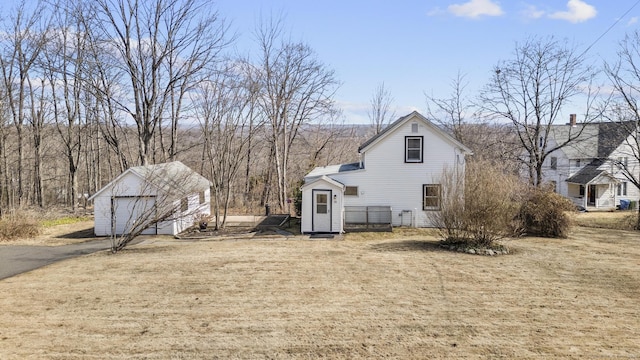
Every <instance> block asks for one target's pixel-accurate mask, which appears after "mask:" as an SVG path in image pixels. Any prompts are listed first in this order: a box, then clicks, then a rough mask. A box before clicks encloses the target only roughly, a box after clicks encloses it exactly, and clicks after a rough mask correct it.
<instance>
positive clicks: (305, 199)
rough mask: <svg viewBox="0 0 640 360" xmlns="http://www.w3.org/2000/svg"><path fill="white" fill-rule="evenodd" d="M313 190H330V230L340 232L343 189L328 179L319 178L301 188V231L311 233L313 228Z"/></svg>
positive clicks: (341, 227)
mask: <svg viewBox="0 0 640 360" xmlns="http://www.w3.org/2000/svg"><path fill="white" fill-rule="evenodd" d="M313 190H329V191H331V198H332V199H331V200H330V201H331V202H332V206H331V232H334V233H341V232H342V231H343V230H344V229H343V221H342V216H343V214H342V211H343V205H344V204H343V189H342V187H339V186H336V185H335V184H332V183H330V182H328V181H325V180H323V179H320V180H318V181H316V182H314V183H311V184H309V185H305V186H303V188H302V214H301V218H302V222H301V228H300V230H301V231H302V233H311V232H313V231H314V229H313ZM334 195H335V199H334Z"/></svg>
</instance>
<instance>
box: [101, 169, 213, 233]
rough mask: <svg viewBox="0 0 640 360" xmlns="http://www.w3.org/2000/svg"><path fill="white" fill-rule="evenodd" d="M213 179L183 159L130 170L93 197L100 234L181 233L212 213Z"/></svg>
mask: <svg viewBox="0 0 640 360" xmlns="http://www.w3.org/2000/svg"><path fill="white" fill-rule="evenodd" d="M210 187H211V182H210V181H209V180H207V179H206V178H205V177H203V176H202V175H200V174H198V173H197V172H195V171H193V170H191V168H189V167H188V166H186V165H184V164H183V163H181V162H179V161H174V162H169V163H163V164H156V165H148V166H136V167H132V168H129V169H127V170H126V171H125V172H123V173H122V174H120V175H119V176H118V177H116V178H115V179H114V180H113V181H111V182H110V183H109V184H107V185H106V186H105V187H103V188H102V189H100V191H98V192H96V193H95V194H94V195H93V196H92V197H91V198H89V200H93V203H94V217H95V227H94V232H95V234H96V235H97V236H110V235H112V234H114V235H122V234H128V233H130V232H131V231H132V229H134V228H136V226H138V227H143V228H145V230H144V231H143V232H142V233H143V234H169V235H175V234H178V233H180V232H182V231H184V230H185V229H187V228H188V227H190V226H192V225H193V224H194V222H196V221H198V220H199V218H200V217H201V216H208V215H210V214H211V205H210V203H211V200H210V198H211V195H210Z"/></svg>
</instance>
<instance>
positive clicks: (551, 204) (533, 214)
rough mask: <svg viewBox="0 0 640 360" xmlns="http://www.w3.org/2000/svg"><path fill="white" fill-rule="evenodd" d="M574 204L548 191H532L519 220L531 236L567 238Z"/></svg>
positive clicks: (521, 209) (521, 210)
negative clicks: (570, 214)
mask: <svg viewBox="0 0 640 360" xmlns="http://www.w3.org/2000/svg"><path fill="white" fill-rule="evenodd" d="M574 210H575V206H574V205H573V203H572V202H571V201H570V200H569V199H567V198H565V197H563V196H561V195H559V194H556V193H555V192H553V191H550V190H548V189H531V190H530V191H529V195H528V197H527V199H526V200H525V201H524V203H523V204H522V207H521V208H520V214H519V219H520V220H521V222H522V225H523V228H524V231H525V232H526V233H527V234H529V235H538V236H544V237H555V238H566V237H567V236H569V230H570V229H571V217H570V216H569V214H568V213H567V212H569V211H574Z"/></svg>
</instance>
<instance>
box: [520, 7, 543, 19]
mask: <svg viewBox="0 0 640 360" xmlns="http://www.w3.org/2000/svg"><path fill="white" fill-rule="evenodd" d="M522 14H523V15H524V17H526V18H528V19H540V18H541V17H543V16H544V14H545V12H544V10H540V9H538V8H537V7H535V6H533V5H527V7H525V9H524V10H523V11H522Z"/></svg>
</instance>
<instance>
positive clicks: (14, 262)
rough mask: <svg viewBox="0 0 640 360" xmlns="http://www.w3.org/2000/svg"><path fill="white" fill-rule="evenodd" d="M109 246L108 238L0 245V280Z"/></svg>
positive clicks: (105, 248)
mask: <svg viewBox="0 0 640 360" xmlns="http://www.w3.org/2000/svg"><path fill="white" fill-rule="evenodd" d="M110 246H111V241H110V240H109V239H108V238H105V239H97V240H91V241H87V242H83V243H78V244H70V245H62V246H24V245H16V246H12V245H7V246H0V280H1V279H6V278H8V277H11V276H15V275H18V274H22V273H24V272H27V271H31V270H34V269H37V268H40V267H43V266H46V265H49V264H53V263H54V262H58V261H61V260H65V259H69V258H73V257H77V256H81V255H86V254H91V253H94V252H96V251H101V250H107V249H109V248H110Z"/></svg>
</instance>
